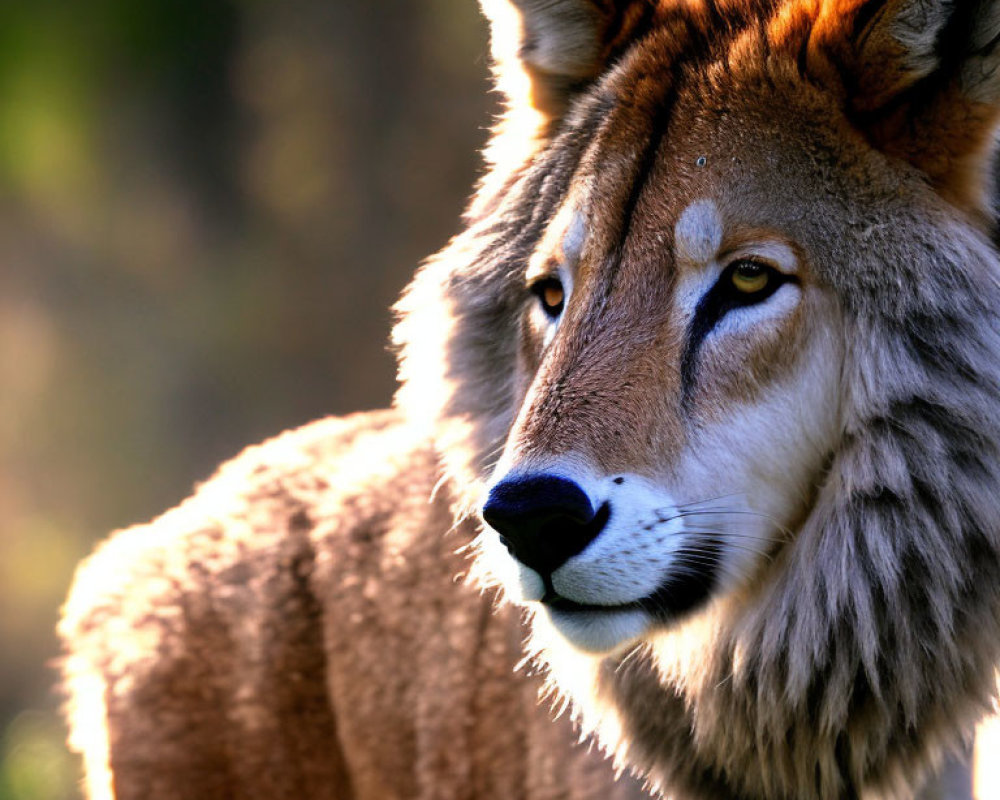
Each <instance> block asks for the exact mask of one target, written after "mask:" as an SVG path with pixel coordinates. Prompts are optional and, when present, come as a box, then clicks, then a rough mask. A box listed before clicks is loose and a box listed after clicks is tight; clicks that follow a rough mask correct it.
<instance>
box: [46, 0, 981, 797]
mask: <svg viewBox="0 0 1000 800" xmlns="http://www.w3.org/2000/svg"><path fill="white" fill-rule="evenodd" d="M483 5H484V10H485V11H486V13H487V15H488V17H489V19H490V22H491V25H492V33H493V52H494V59H495V63H496V74H497V81H498V85H499V86H500V88H501V89H502V90H503V91H504V92H505V93H506V95H507V98H508V109H507V111H506V112H505V115H504V117H503V119H501V120H500V121H499V123H498V125H497V128H496V131H495V136H494V139H493V142H492V143H491V144H490V146H489V147H488V149H487V153H486V156H487V159H488V161H489V163H490V172H489V174H488V175H487V176H486V177H485V179H484V180H483V182H482V184H481V185H480V187H479V189H478V191H477V193H476V195H475V197H474V198H473V200H472V202H471V204H470V207H469V210H468V212H467V215H466V223H467V224H466V229H465V231H464V232H463V233H462V234H460V235H459V236H457V237H456V238H455V239H454V240H453V241H452V242H451V243H450V244H449V245H448V247H447V248H445V250H443V251H442V252H441V253H439V254H438V255H437V256H434V257H433V258H432V259H430V260H429V261H428V262H427V263H426V264H425V265H424V266H423V267H422V268H421V269H420V270H419V271H418V273H417V275H416V277H415V278H414V280H413V282H412V284H411V285H410V287H409V288H408V290H407V291H406V293H405V294H404V296H403V298H402V299H401V300H400V302H399V304H398V306H397V312H398V315H399V317H398V320H399V321H398V323H397V326H396V328H395V330H394V333H393V338H394V342H395V343H396V345H397V347H398V349H399V356H400V361H399V363H400V368H399V374H400V389H399V391H398V394H397V397H396V403H395V406H396V407H395V409H394V410H393V411H390V412H379V413H375V414H369V415H358V416H355V417H351V418H348V419H345V420H333V419H331V420H324V421H320V422H317V423H314V424H312V425H309V426H306V427H305V428H303V429H300V430H298V431H293V432H290V433H287V434H284V435H282V436H281V437H279V438H277V439H275V440H272V441H270V442H267V443H265V444H263V445H261V446H259V447H255V448H251V449H249V450H247V451H246V452H245V453H244V454H242V455H241V456H239V457H238V458H237V459H235V460H234V461H233V462H231V463H230V464H228V465H226V466H224V467H223V468H222V469H221V471H220V472H219V473H218V474H217V476H216V477H215V478H213V479H212V480H211V481H209V482H208V483H207V484H205V485H204V486H202V487H201V488H199V490H198V491H197V493H196V494H195V495H194V496H193V497H192V498H190V499H189V500H187V501H185V502H184V503H183V504H181V505H180V506H178V507H177V508H175V509H173V510H171V511H169V512H167V513H166V514H164V515H163V516H162V517H160V518H159V519H157V520H155V521H153V522H151V523H149V524H148V525H144V526H137V527H135V528H132V529H129V530H127V531H123V532H119V533H117V534H115V535H114V536H113V537H112V538H111V539H109V540H108V541H107V542H106V543H105V544H103V545H102V546H101V547H100V548H99V549H98V550H97V552H96V553H95V554H94V555H93V556H91V558H90V559H88V560H87V561H86V562H85V563H84V565H83V566H82V567H81V568H80V571H79V573H78V575H77V578H76V582H75V584H74V587H73V589H72V592H71V594H70V597H69V600H68V601H67V604H66V608H65V612H64V618H63V620H62V622H61V624H60V634H61V636H62V638H63V641H64V643H65V648H66V655H65V659H64V662H63V663H64V676H65V687H66V690H67V692H68V696H69V701H68V713H69V718H70V724H71V729H72V731H71V746H73V747H74V748H75V749H77V750H78V751H80V752H81V753H83V754H84V758H85V763H86V768H87V789H88V792H89V796H90V797H91V798H92V800H93V799H96V798H109V797H117V798H133V797H134V798H140V797H141V798H144V799H145V798H180V797H198V798H216V797H218V798H222V797H239V798H254V797H260V798H276V799H279V800H280V798H293V797H294V798H302V797H309V798H326V797H329V798H357V799H358V800H362V799H364V798H371V799H372V800H374V798H380V799H381V798H477V799H482V798H498V799H499V798H514V797H517V798H537V799H538V800H541V798H556V797H559V798H575V799H582V798H593V799H594V800H597V799H598V798H639V797H643V796H649V794H652V795H653V796H662V797H665V798H667V797H669V798H676V799H677V800H723V799H725V800H846V799H848V798H900V799H902V798H913V797H916V796H920V797H926V798H931V797H940V796H955V795H941V792H942V791H946V790H945V789H944V788H943V787H944V786H945V783H944V782H943V781H945V780H946V779H947V780H952V779H954V776H946V778H942V779H941V781H942V782H937V781H938V779H937V778H936V777H935V776H936V774H937V772H938V770H939V769H940V768H941V766H942V764H943V763H944V762H945V761H946V760H947V759H948V758H949V757H950V756H951V755H953V754H961V753H962V752H964V751H965V750H966V749H967V748H968V747H969V746H970V745H971V738H972V733H973V729H974V727H975V725H976V723H977V721H979V720H980V719H982V718H984V717H985V716H987V715H988V714H989V713H990V712H991V710H993V709H995V707H996V703H997V667H998V664H1000V283H998V278H1000V256H998V254H997V252H996V250H995V249H994V247H993V245H992V244H991V242H990V238H989V237H990V233H991V230H992V228H991V222H990V220H991V219H992V218H993V211H992V209H991V207H990V198H991V197H993V192H994V187H993V185H992V181H991V175H992V173H993V160H994V155H995V153H994V144H993V143H994V140H995V137H996V129H997V121H998V116H1000V69H998V67H1000V47H998V43H1000V2H998V1H997V0H970V1H969V2H965V3H954V2H950V1H949V0H621V2H615V1H614V0H546V1H545V2H542V0H509V1H508V0H484V3H483ZM543 480H547V481H549V484H546V485H556V484H554V483H553V481H557V482H558V485H559V486H566V485H571V486H572V487H574V488H573V491H574V492H575V495H574V497H580V498H584V499H585V500H586V502H589V503H590V504H592V505H593V507H594V509H597V508H598V506H600V507H601V508H602V509H604V510H605V515H604V517H603V522H602V526H603V527H600V529H599V530H597V529H595V530H594V531H592V532H591V533H589V534H588V537H589V536H593V538H592V540H591V539H590V538H588V539H587V541H584V542H582V543H581V544H580V546H578V547H575V548H572V549H571V550H568V551H567V552H566V553H563V554H562V555H560V556H559V557H558V558H556V557H555V556H553V555H552V552H551V548H555V547H556V546H557V545H556V544H555V542H557V541H562V540H563V539H565V536H566V535H567V534H566V531H565V530H562V529H560V530H556V529H555V528H553V527H552V525H548V527H544V526H540V527H538V529H537V531H536V532H535V533H534V534H532V535H530V536H529V535H526V534H525V533H524V532H523V531H520V530H515V529H514V528H511V529H510V530H508V529H506V528H504V529H503V530H499V529H498V530H493V529H492V528H491V527H490V526H484V524H483V519H482V515H483V514H487V518H490V516H489V514H488V511H489V509H490V508H491V505H490V504H491V503H493V507H495V506H496V504H497V500H496V498H498V497H511V496H514V493H516V492H519V491H521V492H523V491H524V489H523V487H524V486H526V485H529V484H530V483H531V481H535V482H536V484H537V485H542V484H541V483H539V481H543ZM525 496H526V495H525ZM484 502H485V503H486V506H484V505H483V504H484ZM518 502H521V501H520V500H519V501H518ZM525 502H526V501H525ZM532 502H535V501H532ZM484 509H485V510H484ZM516 510H517V513H518V514H520V515H521V516H523V513H522V506H517V507H516ZM546 513H548V512H546ZM598 516H599V515H598ZM506 524H507V523H504V525H506ZM567 524H568V523H567ZM497 525H500V523H499V522H498V523H497ZM501 527H502V526H501ZM498 531H499V534H498ZM501 535H502V537H503V538H502V539H501ZM532 536H534V537H535V538H532ZM539 536H542V537H545V536H549V537H551V541H545V542H541V543H539V541H538V540H537V539H538V537H539ZM503 544H506V548H505V547H504V546H503ZM539 548H543V549H539ZM544 548H549V549H544ZM508 551H509V552H508ZM539 553H542V555H539ZM526 638H527V653H528V661H527V662H523V663H522V657H523V652H522V651H523V649H524V643H525V639H526ZM519 663H522V669H520V670H519V671H515V670H516V667H517V665H518V664H519ZM525 663H526V664H527V666H525ZM540 692H541V693H542V694H543V695H545V696H548V697H550V698H551V699H552V700H554V702H555V705H556V706H557V707H559V708H562V709H564V710H565V711H566V713H563V714H562V715H561V716H559V717H558V718H557V719H555V720H553V719H551V717H552V713H551V710H550V707H549V706H550V705H551V703H546V702H543V703H541V704H540V703H539V701H538V696H539V693H540ZM581 736H582V737H590V736H593V740H595V741H597V742H598V743H599V745H600V748H601V749H602V750H603V751H604V752H605V753H607V754H608V755H609V756H610V757H611V758H610V760H605V759H604V756H603V754H602V753H601V752H599V751H598V749H596V748H594V747H591V746H588V744H587V743H586V742H584V743H583V744H580V743H578V741H577V740H578V739H579V738H580V737H581ZM983 741H985V739H984V740H983ZM986 774H987V773H986V771H985V770H984V771H983V772H982V774H981V776H980V780H981V782H984V781H985V780H986V779H987V778H986V777H985V776H986ZM959 779H961V774H960V771H959ZM970 780H971V779H970ZM947 791H965V792H966V794H965V795H961V796H963V797H964V796H969V795H968V791H969V790H947ZM978 791H980V795H979V800H985V798H986V797H987V796H988V795H987V794H983V793H982V792H985V791H986V790H985V789H983V788H982V784H981V785H980V788H979V789H978ZM922 792H923V794H921V793H922Z"/></svg>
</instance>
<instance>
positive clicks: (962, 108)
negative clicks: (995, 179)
mask: <svg viewBox="0 0 1000 800" xmlns="http://www.w3.org/2000/svg"><path fill="white" fill-rule="evenodd" d="M821 9H822V10H821V12H820V15H819V18H818V19H817V22H816V26H815V28H814V30H813V44H818V45H820V47H822V49H823V51H824V55H826V56H827V57H830V58H832V61H833V66H834V68H835V69H836V70H837V71H838V72H839V74H840V79H841V83H842V85H843V88H844V90H845V93H846V95H847V100H848V105H849V107H850V109H851V111H852V112H853V113H854V114H855V115H856V118H857V121H858V124H859V125H860V127H861V128H862V129H863V130H864V131H865V132H866V133H867V134H868V135H869V136H870V138H871V140H872V141H873V142H874V143H875V144H876V146H878V147H880V148H881V149H882V150H883V151H885V152H887V153H888V154H890V155H893V156H896V157H899V158H902V159H904V160H906V161H909V162H910V163H912V164H914V165H915V166H917V167H919V168H920V169H921V170H923V171H924V172H925V173H926V174H927V175H928V176H929V177H930V179H931V181H932V182H933V184H934V185H935V186H936V188H937V189H938V191H939V192H941V193H942V194H943V195H944V196H946V197H947V198H948V199H949V200H951V201H952V202H954V203H956V204H957V205H959V206H960V207H963V208H965V209H966V210H968V211H971V212H973V213H978V214H987V215H988V214H989V213H990V194H991V193H992V179H991V176H992V171H993V170H992V167H993V164H992V161H993V156H994V151H995V149H996V147H995V144H994V139H995V136H994V134H995V131H996V128H997V122H998V120H1000V0H822V6H821ZM816 54H817V53H816V49H815V48H814V47H813V46H810V52H809V57H810V61H812V59H813V57H814V55H816Z"/></svg>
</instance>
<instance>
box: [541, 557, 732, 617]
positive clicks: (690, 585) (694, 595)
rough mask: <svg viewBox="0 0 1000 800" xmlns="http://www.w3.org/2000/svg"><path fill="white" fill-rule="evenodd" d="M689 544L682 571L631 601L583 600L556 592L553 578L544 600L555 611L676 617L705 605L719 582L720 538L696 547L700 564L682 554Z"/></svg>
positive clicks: (682, 559) (683, 559) (682, 561)
mask: <svg viewBox="0 0 1000 800" xmlns="http://www.w3.org/2000/svg"><path fill="white" fill-rule="evenodd" d="M686 550H687V548H682V551H681V553H680V554H679V555H680V556H681V559H680V563H682V564H684V565H685V566H684V569H683V572H679V573H677V574H676V575H673V576H671V577H670V578H668V579H667V580H666V581H664V582H663V583H662V584H661V585H660V587H659V588H658V589H656V591H654V592H652V593H651V594H648V595H646V596H645V597H641V598H639V599H638V600H633V601H631V602H628V603H618V604H611V605H602V604H597V603H580V602H577V601H576V600H573V599H571V598H568V597H564V596H563V595H560V594H559V593H558V592H556V591H555V590H554V589H553V588H552V585H551V583H550V582H548V581H547V582H546V583H547V586H546V592H545V595H544V596H543V597H542V599H541V603H542V604H543V605H544V606H545V607H546V608H549V609H551V610H554V611H562V612H570V613H577V612H591V613H594V612H597V613H618V612H622V611H644V612H646V613H647V614H649V615H650V616H651V617H653V618H654V619H657V620H660V621H667V620H674V619H676V618H677V617H679V616H682V615H684V614H686V613H688V612H690V611H694V610H695V609H697V608H698V607H700V606H702V605H704V604H705V603H706V602H707V601H708V600H709V598H710V597H711V595H712V593H713V591H714V590H715V589H716V587H717V585H718V578H719V567H720V556H721V553H720V548H719V545H718V543H717V542H708V543H704V544H703V545H702V546H701V547H700V548H699V549H698V550H697V564H696V566H692V565H691V559H690V558H683V556H685V555H692V553H693V551H692V553H686V552H685V551H686Z"/></svg>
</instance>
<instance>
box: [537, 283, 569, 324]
mask: <svg viewBox="0 0 1000 800" xmlns="http://www.w3.org/2000/svg"><path fill="white" fill-rule="evenodd" d="M531 291H532V292H534V293H535V296H536V297H538V300H539V302H541V304H542V309H543V310H544V311H545V313H546V314H548V315H549V316H550V317H552V318H553V319H555V318H556V317H558V316H559V315H560V314H561V313H562V310H563V305H565V303H566V292H565V290H564V289H563V285H562V281H560V280H559V279H558V278H545V279H543V280H540V281H538V282H537V283H536V284H534V285H533V286H532V287H531Z"/></svg>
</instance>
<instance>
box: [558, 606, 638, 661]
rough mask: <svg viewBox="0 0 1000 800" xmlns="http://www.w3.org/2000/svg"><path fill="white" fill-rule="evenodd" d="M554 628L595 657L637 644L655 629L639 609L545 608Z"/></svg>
mask: <svg viewBox="0 0 1000 800" xmlns="http://www.w3.org/2000/svg"><path fill="white" fill-rule="evenodd" d="M544 614H545V616H546V617H547V618H548V620H549V622H550V623H551V624H552V627H553V628H555V630H556V631H557V632H558V633H559V635H560V636H562V638H563V639H565V640H566V641H567V642H569V643H570V644H571V645H572V646H573V647H575V648H576V649H577V650H580V651H582V652H584V653H590V654H592V655H611V654H612V653H615V652H617V651H620V650H623V649H625V648H626V647H628V646H630V645H632V644H634V643H635V642H636V641H637V640H638V639H640V638H641V637H642V636H643V635H644V634H645V633H647V632H648V631H649V629H650V627H651V626H652V623H653V620H652V617H650V616H649V614H647V613H646V612H645V611H642V610H640V609H636V608H608V609H607V610H591V609H587V610H585V611H573V610H565V609H560V608H552V607H550V606H545V611H544Z"/></svg>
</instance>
